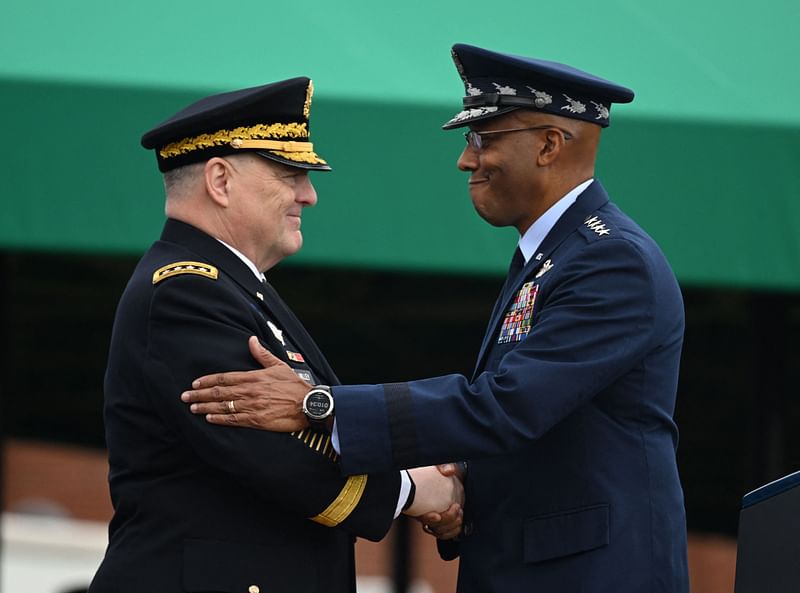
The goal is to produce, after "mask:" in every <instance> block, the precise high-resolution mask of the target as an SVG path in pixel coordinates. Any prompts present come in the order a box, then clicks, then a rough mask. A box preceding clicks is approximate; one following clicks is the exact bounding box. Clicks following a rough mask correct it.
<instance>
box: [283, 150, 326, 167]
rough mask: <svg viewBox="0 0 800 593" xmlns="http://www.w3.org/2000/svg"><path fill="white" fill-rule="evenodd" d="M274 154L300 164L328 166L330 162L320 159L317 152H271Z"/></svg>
mask: <svg viewBox="0 0 800 593" xmlns="http://www.w3.org/2000/svg"><path fill="white" fill-rule="evenodd" d="M270 152H271V153H272V154H277V155H278V156H280V157H283V158H285V159H287V160H290V161H297V162H300V163H311V164H321V165H327V164H328V162H327V161H325V160H323V159H321V158H319V156H318V155H317V153H315V152H283V151H280V150H271V151H270Z"/></svg>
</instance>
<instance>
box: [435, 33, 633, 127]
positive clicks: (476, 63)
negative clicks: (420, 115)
mask: <svg viewBox="0 0 800 593" xmlns="http://www.w3.org/2000/svg"><path fill="white" fill-rule="evenodd" d="M452 54H453V61H454V62H455V65H456V68H457V69H458V73H459V74H460V75H461V79H462V80H463V81H464V90H465V92H466V95H467V96H466V97H464V99H463V102H464V109H463V111H461V112H459V113H457V114H456V115H455V116H453V117H452V118H451V119H450V120H449V121H448V122H447V123H445V124H444V126H442V127H443V128H444V129H445V130H448V129H451V128H460V127H463V126H466V125H469V124H470V123H472V122H474V121H479V120H483V119H488V118H491V117H496V116H498V115H502V114H504V113H508V112H509V111H513V110H515V109H532V110H534V111H541V112H542V113H550V114H554V115H561V116H563V117H569V118H573V119H580V120H583V121H588V122H591V123H593V124H597V125H599V126H602V127H606V126H608V117H609V111H610V110H611V104H612V103H630V102H631V101H633V91H632V90H630V89H628V88H625V87H624V86H620V85H618V84H615V83H613V82H610V81H608V80H604V79H602V78H598V77H597V76H594V75H592V74H587V73H586V72H582V71H580V70H577V69H576V68H572V67H571V66H566V65H564V64H558V63H556V62H548V61H545V60H536V59H533V58H525V57H522V56H514V55H511V54H502V53H498V52H494V51H490V50H488V49H482V48H480V47H475V46H472V45H465V44H463V43H457V44H456V45H454V46H453V49H452Z"/></svg>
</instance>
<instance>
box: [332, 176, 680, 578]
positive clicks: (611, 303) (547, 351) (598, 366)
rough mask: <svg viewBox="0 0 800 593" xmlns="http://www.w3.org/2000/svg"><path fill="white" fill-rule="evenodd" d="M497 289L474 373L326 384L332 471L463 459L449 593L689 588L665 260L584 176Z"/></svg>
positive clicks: (675, 301)
mask: <svg viewBox="0 0 800 593" xmlns="http://www.w3.org/2000/svg"><path fill="white" fill-rule="evenodd" d="M504 293H505V296H503V295H501V297H500V298H499V300H498V302H497V304H496V306H495V310H494V312H493V314H492V317H491V320H490V323H489V327H488V329H487V332H486V337H485V339H484V343H483V345H482V347H481V350H480V354H479V357H478V363H477V368H476V370H475V375H474V377H473V378H472V380H468V379H467V378H465V377H463V376H460V375H448V376H444V377H437V378H432V379H423V380H419V381H410V382H408V383H396V384H387V385H377V386H366V385H365V386H340V387H336V388H334V397H335V401H336V418H337V424H338V431H339V436H340V439H341V451H342V462H343V468H344V470H345V471H350V472H363V471H375V470H385V469H388V468H391V467H407V466H415V465H427V464H431V463H439V462H444V461H448V460H454V459H467V460H469V472H468V477H467V481H466V509H465V524H466V533H465V535H463V536H462V537H461V539H460V541H459V542H458V543H456V544H453V543H449V542H440V552H441V553H442V555H443V556H445V557H454V556H455V555H457V554H460V557H461V561H460V568H459V580H458V591H459V592H462V593H467V592H482V593H483V592H495V593H511V592H538V591H541V592H547V593H556V592H564V593H589V592H591V593H600V592H603V593H626V592H630V593H633V592H636V593H659V592H670V593H676V592H681V593H683V592H686V591H688V576H687V563H686V528H685V513H684V505H683V494H682V489H681V486H680V481H679V478H678V471H677V467H676V459H675V448H676V445H677V440H678V432H677V429H676V426H675V424H674V422H673V419H672V415H673V411H674V407H675V395H676V389H677V381H678V364H679V359H680V352H681V344H682V339H683V328H684V316H683V303H682V298H681V294H680V291H679V288H678V285H677V282H676V280H675V277H674V275H673V273H672V271H671V270H670V267H669V265H668V263H667V261H666V260H665V258H664V256H663V254H662V253H661V251H660V250H659V248H658V247H657V245H656V244H655V243H654V242H653V240H652V239H651V238H650V237H649V236H647V235H646V234H645V233H644V231H642V229H640V228H639V227H638V226H637V225H636V224H635V223H634V222H633V221H632V220H631V219H630V218H628V217H627V216H626V215H625V214H623V213H622V212H621V211H620V210H619V209H618V208H617V207H616V206H614V205H613V204H612V203H610V202H609V201H608V197H607V195H606V192H605V191H604V190H603V188H602V186H601V185H600V183H599V182H597V181H595V182H594V183H592V184H591V185H590V186H589V187H588V188H587V189H586V191H584V192H583V193H582V194H581V195H580V196H579V198H578V200H577V201H576V202H575V203H574V204H573V205H572V206H571V207H570V208H569V209H568V210H567V211H566V212H565V213H564V215H563V216H562V217H561V218H560V219H559V221H558V222H557V223H556V225H555V226H554V227H553V229H552V230H551V231H550V233H549V234H548V235H547V237H546V238H545V239H544V241H543V243H542V245H541V246H540V248H539V253H537V254H536V255H535V256H534V257H532V258H531V260H530V261H529V262H528V264H527V265H526V266H525V268H524V270H523V271H522V272H521V273H519V275H518V276H517V277H516V278H510V279H508V281H507V287H506V290H505V291H504ZM531 295H533V297H531ZM520 300H521V301H522V302H521V304H522V305H524V304H529V305H532V315H531V316H529V320H528V321H525V319H524V317H525V315H524V309H521V311H522V321H520V318H518V317H514V315H516V313H518V312H519V311H517V312H515V311H514V303H515V301H516V302H517V303H518V304H520ZM509 313H510V314H511V315H510V316H509ZM507 318H508V321H507V322H506V325H510V326H511V330H514V328H515V327H516V328H522V333H519V330H517V331H518V333H517V334H516V335H514V337H511V338H509V335H512V334H511V332H509V328H508V327H507V328H506V330H505V331H504V330H503V325H504V321H506V319H507ZM526 323H529V329H528V330H527V332H526V331H525V329H526V327H525V324H526ZM442 347H443V348H446V347H447V344H446V339H445V337H444V336H443V339H442Z"/></svg>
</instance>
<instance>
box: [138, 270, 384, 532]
mask: <svg viewBox="0 0 800 593" xmlns="http://www.w3.org/2000/svg"><path fill="white" fill-rule="evenodd" d="M254 306H255V304H252V305H251V304H250V303H248V302H247V301H246V299H244V298H242V297H240V295H239V294H238V293H235V292H233V291H231V290H230V289H226V288H224V287H223V286H222V283H221V282H218V281H214V280H210V279H207V278H202V277H199V276H194V275H185V276H179V277H174V278H170V279H168V280H165V281H164V282H163V283H162V284H160V285H158V286H156V287H155V289H154V296H153V299H152V302H151V307H150V315H149V320H148V336H147V353H146V362H145V367H144V373H145V381H146V384H147V386H148V396H149V399H150V404H151V405H152V406H153V408H154V409H155V410H156V411H157V412H158V413H159V414H160V415H161V416H162V417H163V418H164V420H165V421H166V422H167V423H168V424H169V425H171V426H174V427H175V429H176V430H177V431H178V432H179V433H180V435H181V436H182V440H183V441H184V442H185V443H188V446H189V447H190V448H191V449H192V451H193V452H194V453H195V454H196V455H197V456H198V457H199V458H201V459H202V460H203V462H205V463H207V464H208V465H209V466H211V467H212V468H213V469H214V470H217V471H220V472H223V473H224V474H227V475H228V476H230V478H231V479H234V480H237V481H239V482H240V483H241V484H242V486H243V487H246V488H250V489H252V490H253V491H254V492H256V493H257V494H259V495H260V496H262V497H263V499H264V504H265V505H269V504H271V505H279V506H280V507H281V508H285V509H286V510H287V511H288V512H294V513H298V514H300V515H302V516H304V517H308V518H310V519H312V520H314V521H316V522H318V523H321V524H323V525H326V526H329V527H336V526H338V527H340V528H343V529H346V530H348V531H350V532H352V533H353V534H354V535H358V536H361V537H365V538H368V539H372V540H378V539H380V538H382V537H383V536H384V535H385V534H386V532H387V531H388V529H389V527H390V525H391V522H392V519H393V517H394V510H395V505H396V503H397V495H398V491H399V488H400V477H399V474H398V473H397V472H389V473H383V474H379V473H376V474H371V475H354V476H350V477H345V476H343V475H342V472H341V470H340V467H339V465H338V463H337V462H335V459H336V456H335V454H334V453H333V452H332V447H331V446H330V443H329V441H330V439H329V436H328V435H327V434H322V433H315V432H313V431H311V430H306V431H303V432H301V433H298V434H296V435H290V434H278V433H269V432H264V431H258V430H252V429H248V428H236V427H233V428H232V427H223V426H215V425H212V424H209V423H208V422H206V420H205V418H203V417H202V416H196V415H194V414H191V413H190V412H189V409H188V407H187V405H186V404H184V403H183V402H182V401H181V399H180V394H181V393H182V392H183V391H185V390H187V389H189V388H190V387H191V381H192V380H193V379H195V378H197V377H199V376H201V375H205V374H209V373H215V372H221V371H232V370H250V369H253V368H256V366H257V365H256V363H255V361H254V360H253V359H252V357H251V355H250V353H249V350H248V346H247V340H248V338H249V336H251V335H254V334H255V335H262V336H263V335H264V331H266V328H262V327H260V322H259V318H258V315H257V314H256V312H255V310H254V309H252V308H251V307H254Z"/></svg>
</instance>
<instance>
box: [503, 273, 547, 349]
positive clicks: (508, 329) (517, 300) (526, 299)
mask: <svg viewBox="0 0 800 593" xmlns="http://www.w3.org/2000/svg"><path fill="white" fill-rule="evenodd" d="M538 293H539V285H538V284H534V283H533V282H526V283H525V284H523V285H522V288H520V289H519V291H518V292H517V295H516V296H515V297H514V302H513V303H512V305H511V307H510V308H509V309H508V311H506V315H505V317H504V318H503V325H502V327H501V328H500V336H499V337H498V338H497V343H498V344H507V343H509V342H519V341H520V340H522V339H523V338H525V336H527V335H528V332H530V331H531V323H532V322H533V303H534V302H535V300H536V295H537V294H538Z"/></svg>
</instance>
